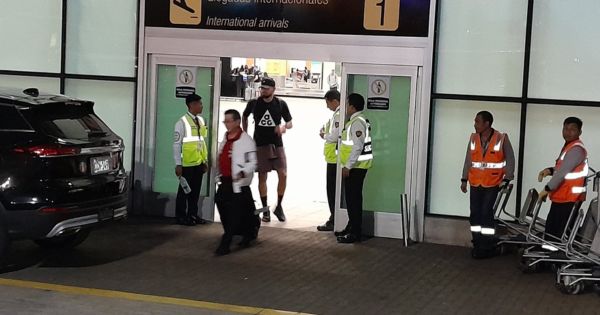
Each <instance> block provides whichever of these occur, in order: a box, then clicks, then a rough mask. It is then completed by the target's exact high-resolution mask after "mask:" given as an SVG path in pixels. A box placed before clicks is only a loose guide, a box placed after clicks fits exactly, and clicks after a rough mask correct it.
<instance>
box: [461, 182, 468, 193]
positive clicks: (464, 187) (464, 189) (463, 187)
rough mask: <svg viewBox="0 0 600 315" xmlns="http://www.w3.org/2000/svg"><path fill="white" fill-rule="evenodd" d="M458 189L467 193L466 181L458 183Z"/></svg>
mask: <svg viewBox="0 0 600 315" xmlns="http://www.w3.org/2000/svg"><path fill="white" fill-rule="evenodd" d="M460 191H462V192H463V193H467V182H462V183H460Z"/></svg>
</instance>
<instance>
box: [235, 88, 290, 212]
mask: <svg viewBox="0 0 600 315" xmlns="http://www.w3.org/2000/svg"><path fill="white" fill-rule="evenodd" d="M251 114H252V115H253V117H254V123H255V126H254V141H255V142H256V156H257V159H258V168H257V171H258V192H259V193H260V201H261V202H262V205H263V207H268V203H267V174H268V173H269V172H270V171H272V170H275V171H277V176H278V177H279V182H278V184H277V195H278V198H277V207H276V208H275V210H274V211H273V214H275V216H277V219H279V221H281V222H283V221H285V214H284V213H283V208H282V207H281V201H282V200H283V194H284V193H285V186H286V181H287V164H286V157H285V150H284V149H283V141H282V139H281V136H282V135H283V134H284V133H285V131H286V130H287V129H290V128H292V115H291V114H290V109H289V108H288V106H287V104H286V102H285V101H284V100H281V99H279V98H277V97H275V81H274V80H273V79H271V78H263V79H262V81H261V86H260V97H259V98H257V99H253V100H251V101H249V102H248V104H247V105H246V109H245V110H244V115H243V119H242V126H243V128H244V131H247V130H248V116H250V115H251ZM282 118H283V120H284V121H285V124H281V120H282ZM262 220H263V221H264V222H269V221H271V215H270V213H269V210H268V209H267V210H266V211H265V212H263V218H262Z"/></svg>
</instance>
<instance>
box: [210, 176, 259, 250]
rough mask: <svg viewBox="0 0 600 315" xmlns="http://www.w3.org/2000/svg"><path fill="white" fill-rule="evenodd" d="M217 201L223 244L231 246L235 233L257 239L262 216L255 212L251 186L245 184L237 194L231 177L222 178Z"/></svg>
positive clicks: (216, 197)
mask: <svg viewBox="0 0 600 315" xmlns="http://www.w3.org/2000/svg"><path fill="white" fill-rule="evenodd" d="M215 202H216V204H217V209H218V210H219V216H220V217H221V223H222V224H223V231H224V233H223V237H222V239H221V246H229V245H230V243H231V240H232V239H233V236H234V235H242V236H243V237H244V238H246V239H250V240H252V239H256V237H257V236H258V229H259V228H260V218H259V217H258V215H256V214H254V211H255V210H256V207H255V206H254V198H253V197H252V191H251V190H250V187H248V186H243V187H242V191H241V192H240V193H237V194H236V193H234V192H233V186H232V183H231V178H221V184H220V185H219V188H218V189H217V194H216V196H215Z"/></svg>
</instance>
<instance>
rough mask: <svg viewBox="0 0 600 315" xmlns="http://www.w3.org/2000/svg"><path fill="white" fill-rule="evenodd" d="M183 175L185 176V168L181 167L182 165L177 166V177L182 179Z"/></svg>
mask: <svg viewBox="0 0 600 315" xmlns="http://www.w3.org/2000/svg"><path fill="white" fill-rule="evenodd" d="M182 174H183V167H181V165H177V166H175V175H177V177H181V175H182Z"/></svg>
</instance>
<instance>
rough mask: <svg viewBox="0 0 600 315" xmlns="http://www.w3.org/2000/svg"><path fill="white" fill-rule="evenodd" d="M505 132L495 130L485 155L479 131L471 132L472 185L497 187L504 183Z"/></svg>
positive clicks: (470, 179) (470, 175) (470, 170)
mask: <svg viewBox="0 0 600 315" xmlns="http://www.w3.org/2000/svg"><path fill="white" fill-rule="evenodd" d="M503 142H504V134H503V133H500V132H498V131H497V130H494V133H493V134H492V138H491V139H490V143H489V144H488V147H487V151H485V155H484V154H483V153H484V151H483V146H482V145H481V137H480V135H479V134H478V133H473V134H471V141H470V143H469V148H470V151H471V168H470V169H469V178H468V179H469V183H470V184H471V185H472V186H483V187H495V186H498V185H500V183H502V179H503V178H504V167H505V166H506V161H505V160H504V150H503V149H502V147H503V144H504V143H503Z"/></svg>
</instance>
